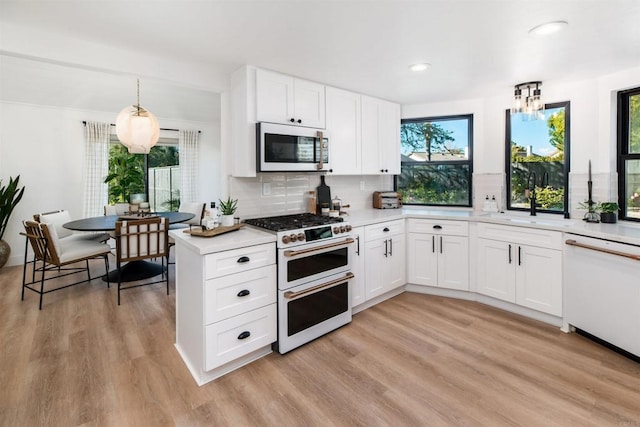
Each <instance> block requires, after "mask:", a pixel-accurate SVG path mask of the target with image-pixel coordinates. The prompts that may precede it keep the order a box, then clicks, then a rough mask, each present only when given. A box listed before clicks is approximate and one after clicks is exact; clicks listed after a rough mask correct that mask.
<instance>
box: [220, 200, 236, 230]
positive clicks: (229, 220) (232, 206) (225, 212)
mask: <svg viewBox="0 0 640 427" xmlns="http://www.w3.org/2000/svg"><path fill="white" fill-rule="evenodd" d="M218 201H219V202H220V215H221V218H220V225H222V226H223V227H231V226H232V225H233V222H234V221H233V214H234V213H235V212H236V209H237V208H238V199H232V198H231V196H229V197H228V198H227V200H226V201H222V200H220V199H218Z"/></svg>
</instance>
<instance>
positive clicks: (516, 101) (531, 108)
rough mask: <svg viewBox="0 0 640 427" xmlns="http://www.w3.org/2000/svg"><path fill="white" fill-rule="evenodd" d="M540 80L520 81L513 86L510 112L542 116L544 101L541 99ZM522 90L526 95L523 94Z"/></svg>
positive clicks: (535, 116) (536, 116)
mask: <svg viewBox="0 0 640 427" xmlns="http://www.w3.org/2000/svg"><path fill="white" fill-rule="evenodd" d="M540 86H542V82H527V83H520V84H517V85H516V86H515V91H514V94H513V107H512V108H511V114H521V113H524V114H526V115H527V116H529V117H534V118H536V119H538V118H541V119H542V118H544V102H543V101H542V91H541V90H540ZM523 91H526V95H525V96H523ZM532 92H533V93H532Z"/></svg>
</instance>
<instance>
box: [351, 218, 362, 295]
mask: <svg viewBox="0 0 640 427" xmlns="http://www.w3.org/2000/svg"><path fill="white" fill-rule="evenodd" d="M351 234H352V236H353V238H354V240H355V241H356V243H355V249H354V251H353V260H352V264H351V271H352V273H353V275H354V278H353V280H351V282H350V284H351V306H352V307H356V306H358V305H360V304H362V303H363V302H365V299H366V293H365V287H364V284H365V269H364V262H365V260H364V240H363V239H364V229H363V227H356V228H354V229H353V230H351Z"/></svg>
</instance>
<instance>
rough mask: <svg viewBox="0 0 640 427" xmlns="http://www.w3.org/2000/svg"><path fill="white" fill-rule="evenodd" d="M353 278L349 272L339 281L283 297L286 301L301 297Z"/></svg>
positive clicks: (285, 294) (287, 293) (287, 292)
mask: <svg viewBox="0 0 640 427" xmlns="http://www.w3.org/2000/svg"><path fill="white" fill-rule="evenodd" d="M354 277H355V276H354V275H353V273H351V272H349V273H347V274H345V275H344V276H343V277H340V278H339V279H335V280H332V281H330V282H325V283H322V284H320V285H316V286H313V287H311V288H309V289H305V290H304V291H298V292H293V291H286V292H285V293H284V297H285V298H286V299H294V298H298V297H300V296H303V295H306V294H310V293H312V292H315V291H318V290H320V289H325V288H330V287H332V286H335V285H337V284H340V283H343V282H345V281H347V280H351V279H353V278H354Z"/></svg>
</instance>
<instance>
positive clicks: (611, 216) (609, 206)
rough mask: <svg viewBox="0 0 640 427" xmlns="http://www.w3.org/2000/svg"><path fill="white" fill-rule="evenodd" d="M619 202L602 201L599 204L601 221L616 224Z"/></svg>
mask: <svg viewBox="0 0 640 427" xmlns="http://www.w3.org/2000/svg"><path fill="white" fill-rule="evenodd" d="M618 209H619V207H618V204H617V203H616V202H602V203H600V205H598V210H599V211H600V222H604V223H608V224H614V223H615V222H616V221H617V220H618Z"/></svg>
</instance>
